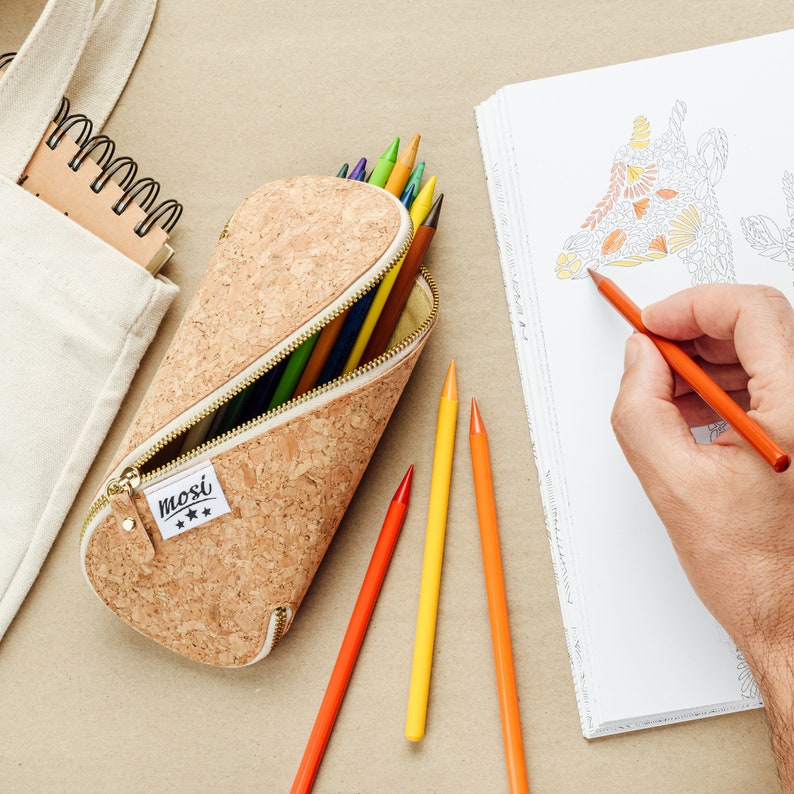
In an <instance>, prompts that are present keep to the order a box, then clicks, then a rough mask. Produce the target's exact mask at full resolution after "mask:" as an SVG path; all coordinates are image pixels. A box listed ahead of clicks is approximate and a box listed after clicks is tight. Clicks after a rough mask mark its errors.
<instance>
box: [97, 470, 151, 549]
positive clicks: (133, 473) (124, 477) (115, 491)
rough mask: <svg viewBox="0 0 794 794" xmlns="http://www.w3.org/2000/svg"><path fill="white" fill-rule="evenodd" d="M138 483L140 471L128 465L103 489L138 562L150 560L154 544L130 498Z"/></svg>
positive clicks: (139, 481)
mask: <svg viewBox="0 0 794 794" xmlns="http://www.w3.org/2000/svg"><path fill="white" fill-rule="evenodd" d="M140 484H141V475H140V472H139V471H138V470H137V469H134V468H132V467H131V466H130V467H128V468H126V469H124V471H122V472H121V474H120V475H119V476H118V477H116V478H115V479H113V480H111V481H110V482H109V483H108V484H107V488H106V490H105V493H106V495H107V498H108V502H109V503H110V509H111V510H112V511H113V516H114V517H115V519H116V524H118V527H119V529H120V530H121V532H122V535H123V536H124V538H125V539H126V540H127V541H128V542H129V544H130V547H131V550H132V551H133V552H134V553H135V552H137V553H136V557H137V559H136V562H137V563H138V564H141V563H147V562H151V561H152V560H153V559H154V545H153V544H152V540H151V538H150V537H149V534H148V533H147V532H146V528H145V527H144V525H143V521H141V517H140V516H139V515H138V510H137V508H136V507H135V502H134V500H133V498H132V492H133V491H134V490H135V489H136V488H137V487H138V486H139V485H140Z"/></svg>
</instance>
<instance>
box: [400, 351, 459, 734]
mask: <svg viewBox="0 0 794 794" xmlns="http://www.w3.org/2000/svg"><path fill="white" fill-rule="evenodd" d="M457 418H458V385H457V376H456V372H455V362H454V361H451V362H450V364H449V369H448V370H447V377H446V379H445V381H444V388H443V389H442V391H441V399H440V401H439V406H438V422H437V425H436V444H435V451H434V453H433V472H432V475H431V479H430V501H429V505H428V511H427V529H426V533H425V554H424V561H423V563H422V582H421V585H420V588H419V609H418V613H417V617H416V638H415V640H414V657H413V664H412V666H411V684H410V688H409V691H408V709H407V714H406V718H405V736H406V738H407V739H410V740H411V741H412V742H418V741H419V740H420V739H422V737H423V736H424V735H425V724H426V721H427V701H428V696H429V693H430V670H431V667H432V665H433V644H434V642H435V634H436V616H437V614H438V595H439V591H440V589H441V563H442V561H443V558H444V535H445V533H446V526H447V507H448V506H449V484H450V480H451V478H452V454H453V452H454V449H455V427H456V425H457Z"/></svg>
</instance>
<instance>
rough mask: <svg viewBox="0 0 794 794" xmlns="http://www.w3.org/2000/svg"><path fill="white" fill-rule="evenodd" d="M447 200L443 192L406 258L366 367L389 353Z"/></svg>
mask: <svg viewBox="0 0 794 794" xmlns="http://www.w3.org/2000/svg"><path fill="white" fill-rule="evenodd" d="M443 201H444V194H443V193H439V194H438V198H437V199H436V200H435V201H434V202H433V206H432V207H431V209H430V212H429V213H428V214H427V217H426V218H425V219H424V221H422V223H421V224H420V225H419V227H418V228H417V230H416V232H415V234H414V239H413V240H412V241H411V246H410V248H409V249H408V252H407V253H406V255H405V259H404V260H403V263H402V266H401V267H400V270H399V272H398V273H397V275H396V277H395V279H394V284H393V285H392V288H391V291H390V292H389V295H388V298H387V300H386V302H385V304H384V306H383V309H382V310H381V312H380V315H379V317H378V320H377V322H376V323H375V327H374V329H373V331H372V333H371V335H370V337H369V340H368V342H367V346H366V348H364V352H363V354H362V355H361V361H362V362H363V363H364V364H366V363H367V362H369V361H372V359H374V358H377V357H378V356H379V355H381V353H383V352H384V350H386V346H387V345H388V344H389V339H391V335H392V334H393V333H394V329H395V328H396V327H397V321H398V320H399V319H400V314H402V310H403V309H404V308H405V304H406V302H407V301H408V296H409V295H410V294H411V288H412V287H413V283H414V281H415V280H416V275H417V273H418V272H419V268H420V267H421V266H422V262H424V259H425V254H426V253H427V249H428V248H429V247H430V241H431V240H432V239H433V236H434V235H435V233H436V228H437V227H438V218H439V215H440V214H441V204H442V202H443Z"/></svg>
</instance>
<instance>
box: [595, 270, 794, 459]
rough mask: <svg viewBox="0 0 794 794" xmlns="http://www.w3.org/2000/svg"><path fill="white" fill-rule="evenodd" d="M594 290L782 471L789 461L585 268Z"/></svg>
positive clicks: (613, 288) (625, 299) (632, 306)
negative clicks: (595, 287)
mask: <svg viewBox="0 0 794 794" xmlns="http://www.w3.org/2000/svg"><path fill="white" fill-rule="evenodd" d="M588 272H589V273H590V276H591V278H592V279H593V282H594V283H595V285H596V286H597V287H598V291H599V292H600V293H601V294H602V295H603V296H604V297H605V298H606V299H607V300H608V301H609V302H610V303H611V304H612V306H614V307H615V309H617V310H618V312H620V314H622V315H623V317H624V318H625V319H626V320H628V321H629V322H630V323H631V324H632V325H633V326H634V328H636V329H637V331H639V332H640V333H643V334H645V335H646V336H648V337H650V339H651V340H652V341H653V343H654V344H655V345H656V347H657V349H658V350H659V352H660V353H661V354H662V356H663V357H664V360H665V361H666V362H667V363H668V364H669V365H670V368H671V369H672V370H673V371H675V372H677V373H678V374H679V375H680V376H681V377H682V378H683V379H684V380H685V381H686V382H687V383H688V384H689V385H690V386H691V387H692V389H693V391H695V392H696V393H697V394H699V395H700V396H701V397H702V398H703V400H704V401H705V402H706V403H708V404H709V405H710V406H711V407H712V408H713V409H714V410H715V411H716V412H717V413H718V414H719V415H720V416H721V417H722V418H723V419H724V420H725V421H726V422H727V423H728V424H729V425H730V426H731V427H732V428H733V429H734V430H735V431H736V432H737V433H738V434H739V435H740V436H742V438H744V439H745V441H747V442H748V443H749V444H750V445H751V446H752V447H753V449H755V450H756V452H758V454H759V455H761V457H762V458H763V459H764V460H765V461H766V462H767V463H769V465H770V466H771V467H772V468H773V469H774V470H775V471H777V472H783V471H785V470H786V469H787V468H788V467H789V465H790V464H791V458H790V457H789V455H788V454H787V453H786V452H784V451H783V450H782V449H781V448H780V447H779V446H778V445H777V444H776V443H775V442H774V441H773V440H772V439H771V438H770V437H769V436H768V435H767V433H766V432H765V431H764V430H763V428H762V427H761V426H760V425H759V424H758V423H757V422H756V421H754V420H753V419H752V418H751V417H750V416H748V415H747V414H746V413H745V412H744V410H743V409H742V408H741V407H740V406H739V405H738V404H737V403H736V402H735V401H734V400H733V399H732V398H731V397H730V396H729V395H728V394H727V393H726V392H725V391H723V389H722V388H721V387H720V386H719V385H718V384H717V383H716V382H715V381H714V380H712V379H711V378H710V377H709V376H708V375H707V374H706V373H705V372H704V371H703V370H702V369H701V368H700V367H699V366H698V365H697V364H696V363H695V362H694V361H693V360H692V359H691V358H690V357H689V356H688V355H687V354H686V353H685V352H684V351H683V350H682V349H681V348H680V347H679V346H678V345H677V344H676V343H675V342H671V341H670V340H669V339H664V338H663V337H661V336H656V334H652V333H651V332H650V331H649V330H648V329H647V328H646V327H645V326H644V325H643V323H642V312H641V310H640V307H639V306H637V304H636V303H634V302H633V301H632V300H631V298H629V296H628V295H626V293H625V292H623V290H622V289H621V288H620V287H619V286H618V285H617V284H615V282H614V281H612V279H610V278H607V277H606V276H602V275H601V274H600V273H596V272H595V271H594V270H591V269H590V268H588Z"/></svg>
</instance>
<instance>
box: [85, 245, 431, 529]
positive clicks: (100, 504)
mask: <svg viewBox="0 0 794 794" xmlns="http://www.w3.org/2000/svg"><path fill="white" fill-rule="evenodd" d="M410 242H411V238H410V237H409V238H408V240H407V241H406V243H405V244H404V245H403V246H402V248H401V249H400V251H399V253H398V254H397V255H396V256H395V258H394V259H393V260H392V263H391V265H390V266H389V268H387V269H386V271H384V272H388V270H389V269H390V268H391V267H392V266H393V265H394V264H396V263H397V262H398V261H399V260H400V259H401V258H402V256H403V254H404V253H405V251H406V250H407V249H408V246H409V245H410ZM420 273H421V274H422V276H423V277H424V279H425V281H427V284H428V286H429V287H430V292H431V295H432V299H433V303H432V307H431V310H430V313H429V314H428V316H427V318H426V319H425V320H424V321H423V322H422V323H421V324H420V325H419V327H418V328H416V329H415V330H414V331H412V332H411V333H410V334H409V335H408V336H407V337H405V339H403V340H402V341H401V342H400V343H399V344H397V345H395V346H394V347H392V348H390V349H389V350H388V351H386V352H384V353H382V354H381V355H380V356H378V357H377V358H374V359H372V361H369V362H367V363H366V364H364V365H363V366H361V367H357V368H356V369H354V370H353V371H352V372H349V373H347V374H346V375H340V376H339V377H338V378H336V379H335V380H332V381H329V382H328V383H324V384H322V385H321V386H317V387H316V388H314V389H312V390H311V391H308V392H306V393H305V394H302V395H300V396H299V397H295V398H293V399H291V400H288V401H287V402H285V403H282V404H281V405H279V406H277V407H276V408H274V409H272V410H271V411H268V412H266V413H264V414H262V415H261V416H258V417H255V418H254V419H251V420H249V421H248V422H246V423H245V424H242V425H238V426H237V427H234V428H232V429H231V430H228V431H227V432H226V433H224V434H223V435H221V436H218V437H216V438H213V439H212V440H211V441H207V442H205V443H204V444H201V445H199V446H197V447H195V448H194V449H191V450H189V451H188V452H186V453H184V454H183V455H178V456H177V457H176V458H174V460H172V461H169V462H168V463H166V464H164V465H163V466H160V467H159V468H157V469H155V470H154V471H150V472H146V473H145V474H142V475H141V481H140V484H141V485H145V484H146V483H147V482H150V481H151V480H153V479H154V478H155V477H159V476H161V475H163V474H167V473H168V472H169V471H172V470H173V469H175V468H177V467H178V466H181V465H182V464H183V463H186V462H187V461H189V460H192V459H193V458H195V457H198V456H199V455H201V454H203V453H204V452H206V451H207V450H209V449H211V448H213V447H215V446H218V445H220V444H222V443H224V442H226V441H228V440H229V439H232V438H235V437H236V436H238V435H240V434H241V433H244V432H246V431H247V430H250V429H251V428H253V427H255V426H256V425H258V424H262V423H264V422H266V421H270V420H271V419H274V418H275V417H277V416H279V415H280V414H282V413H284V412H285V411H287V410H290V409H292V408H295V407H296V406H298V405H302V404H303V403H305V402H307V401H308V400H310V399H313V398H314V397H317V396H319V395H321V394H325V393H326V392H328V391H330V390H331V389H335V388H337V387H339V386H342V385H343V384H345V383H348V382H349V381H351V380H354V379H355V378H359V377H361V376H363V375H365V374H366V373H368V372H371V371H372V370H373V369H374V368H375V367H377V366H380V365H381V364H383V363H384V362H385V361H388V360H389V359H390V358H393V357H394V356H396V355H398V354H399V353H401V352H402V351H403V350H405V348H406V347H408V346H409V345H411V344H413V343H414V341H415V340H416V339H418V338H419V337H420V336H421V335H422V334H423V333H424V332H425V331H426V329H427V328H428V327H429V326H430V324H431V323H432V321H433V318H434V317H435V316H436V314H437V313H438V288H437V286H436V282H435V280H434V279H433V277H432V276H431V275H430V273H429V272H428V271H427V270H426V269H425V268H424V267H421V268H420ZM382 278H383V274H380V275H378V276H375V277H373V278H372V279H370V280H369V281H368V282H367V283H366V284H365V285H364V286H362V287H361V288H360V289H359V290H357V291H356V293H355V294H354V295H353V296H351V298H350V299H348V300H347V301H345V303H344V304H343V305H341V306H340V307H338V308H337V309H336V310H335V311H334V312H332V313H331V314H329V315H327V316H326V317H325V318H324V319H323V321H322V322H320V323H316V324H315V325H313V326H312V327H311V328H310V329H309V330H308V331H306V332H304V333H303V334H301V335H300V336H299V337H298V338H297V339H296V340H295V341H294V342H293V343H292V344H291V345H290V346H289V348H287V349H286V350H284V351H282V353H281V354H279V355H278V356H276V357H275V358H274V359H271V360H270V361H268V362H267V363H266V364H263V365H262V367H260V368H259V369H258V370H257V371H256V372H255V373H252V374H251V375H249V376H248V377H247V378H246V379H245V380H244V381H243V382H242V383H241V384H238V385H237V386H236V387H235V388H234V389H231V390H230V391H228V392H226V393H225V394H224V395H223V397H219V398H218V399H217V400H215V401H214V402H213V403H212V404H211V405H209V406H208V407H207V408H205V409H204V410H203V411H201V412H200V413H199V414H198V415H195V416H193V418H192V419H191V420H190V421H189V422H186V423H184V424H182V425H180V426H179V427H178V428H176V429H175V430H172V431H171V432H170V433H168V435H166V436H165V437H164V438H162V439H160V440H159V441H158V442H157V443H156V444H155V445H154V446H152V447H150V448H149V449H148V450H147V451H146V453H145V454H144V455H142V456H141V457H140V458H138V460H137V461H135V463H133V464H132V468H135V469H140V467H141V466H143V465H144V464H145V463H146V462H147V461H149V460H151V459H152V458H153V457H154V456H155V455H156V454H157V453H158V452H159V451H160V450H161V449H163V447H165V446H166V445H167V444H169V443H170V442H171V441H173V440H174V439H175V438H176V437H177V436H180V435H182V433H184V432H185V431H186V430H188V429H189V428H190V427H192V426H193V425H194V424H197V423H198V422H200V421H201V420H202V419H204V418H205V417H206V416H208V415H209V414H211V413H213V412H214V411H216V410H217V409H218V408H219V407H220V406H221V405H223V404H224V403H226V402H227V401H229V400H231V399H233V398H234V397H235V396H236V395H237V394H239V393H240V392H241V391H243V390H244V389H246V388H248V386H250V385H251V384H252V383H253V382H254V381H256V380H257V379H258V378H260V377H261V376H262V375H264V374H265V372H267V371H268V370H269V369H270V368H271V367H272V366H274V365H275V364H278V363H279V362H280V361H282V360H283V359H284V358H286V357H287V356H288V355H290V353H292V351H293V350H295V349H296V348H298V347H300V345H301V344H303V342H305V341H306V340H307V339H308V338H309V337H311V336H312V335H313V334H315V333H316V332H317V331H319V330H320V329H322V328H323V327H324V326H325V325H326V324H327V323H329V322H331V321H332V320H333V319H334V318H335V317H337V316H338V315H339V314H341V313H342V312H344V311H347V309H349V308H350V306H352V305H353V303H355V302H356V301H357V300H358V299H359V298H360V297H361V296H362V295H363V294H364V293H366V292H368V291H369V289H371V288H372V287H373V286H374V285H375V284H377V283H378V282H379V281H380V280H381V279H382ZM108 503H109V501H108V498H107V494H106V493H102V494H100V495H99V496H98V497H97V499H96V500H95V501H94V503H93V504H92V505H91V507H90V508H89V510H88V513H87V514H86V518H85V521H84V522H83V527H82V530H81V532H80V539H81V540H82V538H83V536H84V535H85V532H86V530H87V529H88V526H89V524H91V522H92V521H93V520H94V518H95V517H96V515H97V514H98V513H99V512H100V511H101V510H102V509H103V508H104V507H106V506H107V505H108Z"/></svg>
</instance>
